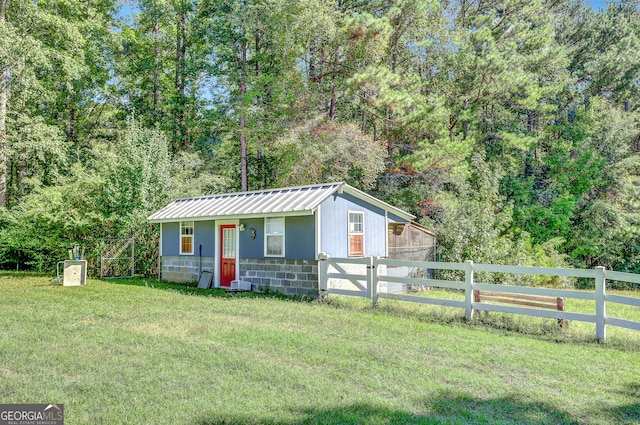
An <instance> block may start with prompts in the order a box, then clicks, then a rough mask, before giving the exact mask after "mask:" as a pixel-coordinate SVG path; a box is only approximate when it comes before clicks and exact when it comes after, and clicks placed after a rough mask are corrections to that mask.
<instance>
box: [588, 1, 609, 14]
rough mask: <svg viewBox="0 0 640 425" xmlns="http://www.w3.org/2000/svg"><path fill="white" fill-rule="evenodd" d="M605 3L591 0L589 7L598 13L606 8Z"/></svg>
mask: <svg viewBox="0 0 640 425" xmlns="http://www.w3.org/2000/svg"><path fill="white" fill-rule="evenodd" d="M605 3H606V1H605V0H589V6H591V8H592V9H593V10H596V11H597V10H598V9H604V8H605V7H606V4H605Z"/></svg>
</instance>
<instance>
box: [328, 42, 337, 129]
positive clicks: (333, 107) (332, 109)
mask: <svg viewBox="0 0 640 425" xmlns="http://www.w3.org/2000/svg"><path fill="white" fill-rule="evenodd" d="M337 74H338V45H336V47H335V49H334V50H333V76H332V78H333V79H332V82H331V101H330V102H329V119H330V120H333V117H334V116H335V115H336V90H337V83H338V82H337Z"/></svg>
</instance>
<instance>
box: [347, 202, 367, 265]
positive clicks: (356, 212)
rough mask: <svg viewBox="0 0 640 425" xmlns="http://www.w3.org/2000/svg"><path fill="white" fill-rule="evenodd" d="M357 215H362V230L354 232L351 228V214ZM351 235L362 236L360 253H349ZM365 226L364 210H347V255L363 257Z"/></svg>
mask: <svg viewBox="0 0 640 425" xmlns="http://www.w3.org/2000/svg"><path fill="white" fill-rule="evenodd" d="M352 214H353V215H359V216H360V217H362V219H361V221H360V222H361V223H362V231H361V232H355V231H352V230H351V215H352ZM352 235H361V236H362V253H358V254H353V253H351V236H352ZM364 239H365V226H364V211H348V212H347V255H348V256H349V257H364V255H365V249H364V248H365V242H364Z"/></svg>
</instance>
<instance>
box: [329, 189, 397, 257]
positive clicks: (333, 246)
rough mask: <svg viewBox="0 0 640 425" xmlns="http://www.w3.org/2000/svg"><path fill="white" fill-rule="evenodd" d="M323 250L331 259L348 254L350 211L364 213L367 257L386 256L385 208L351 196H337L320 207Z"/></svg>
mask: <svg viewBox="0 0 640 425" xmlns="http://www.w3.org/2000/svg"><path fill="white" fill-rule="evenodd" d="M320 211H321V217H320V222H321V224H320V227H321V232H322V235H321V241H322V243H321V247H320V249H321V251H322V252H325V253H327V254H329V255H330V256H332V257H347V256H348V255H349V241H348V225H349V211H361V212H364V231H365V234H364V243H365V248H364V255H367V256H369V255H374V256H375V255H379V256H385V255H387V254H386V252H385V248H386V240H387V222H386V220H385V213H384V210H383V209H382V208H378V207H376V206H374V205H370V204H368V203H366V202H364V201H362V200H361V199H358V198H356V197H354V196H351V195H349V194H344V193H343V194H341V195H338V194H336V195H334V196H331V197H330V198H328V199H327V200H325V201H324V202H323V203H322V206H321V207H320Z"/></svg>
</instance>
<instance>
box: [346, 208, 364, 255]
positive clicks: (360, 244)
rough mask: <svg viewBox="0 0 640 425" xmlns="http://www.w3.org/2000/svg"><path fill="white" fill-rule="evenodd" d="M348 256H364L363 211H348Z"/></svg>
mask: <svg viewBox="0 0 640 425" xmlns="http://www.w3.org/2000/svg"><path fill="white" fill-rule="evenodd" d="M349 256H350V257H362V256H364V213H363V212H358V211H349Z"/></svg>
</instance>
